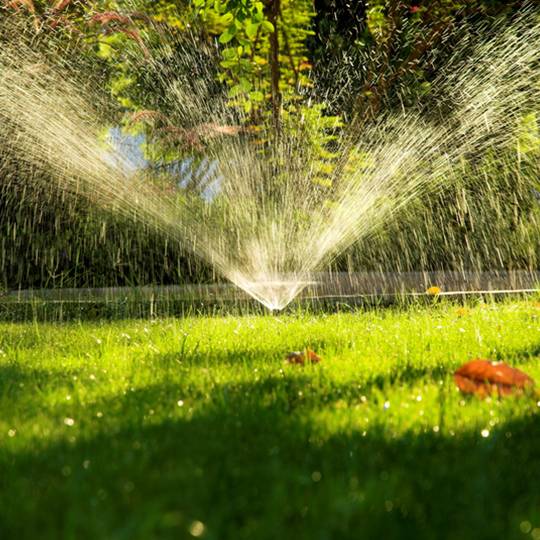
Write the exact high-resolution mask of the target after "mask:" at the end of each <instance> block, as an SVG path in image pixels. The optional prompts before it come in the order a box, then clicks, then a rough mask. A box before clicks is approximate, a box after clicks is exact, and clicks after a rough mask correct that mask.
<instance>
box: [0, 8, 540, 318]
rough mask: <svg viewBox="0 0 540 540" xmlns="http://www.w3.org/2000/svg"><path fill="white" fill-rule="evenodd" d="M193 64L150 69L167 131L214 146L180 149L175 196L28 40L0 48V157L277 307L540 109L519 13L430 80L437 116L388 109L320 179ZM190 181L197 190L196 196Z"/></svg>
mask: <svg viewBox="0 0 540 540" xmlns="http://www.w3.org/2000/svg"><path fill="white" fill-rule="evenodd" d="M164 39H165V38H164ZM465 49H467V51H468V53H467V56H466V57H465V58H464V52H463V51H464V50H465ZM190 55H193V53H190V51H189V47H186V48H185V50H184V51H183V52H182V53H181V54H179V53H178V50H177V49H175V50H173V48H171V47H168V46H167V42H166V41H164V43H162V44H161V45H160V46H159V48H158V49H157V53H156V54H155V55H153V56H151V57H150V58H149V59H148V60H147V64H146V67H143V69H148V70H151V72H152V73H154V74H156V76H157V77H160V80H159V84H160V85H161V87H162V88H164V89H165V93H166V99H167V102H168V103H169V104H170V106H171V111H170V115H169V116H170V118H172V119H174V129H173V122H172V121H170V120H169V124H170V125H169V126H168V127H169V128H170V131H171V134H172V135H176V136H183V137H184V139H185V138H186V137H188V136H189V137H191V138H192V139H193V138H195V139H196V140H195V144H198V143H199V140H203V141H204V140H206V139H212V138H214V137H216V138H217V139H219V141H218V143H216V144H209V145H207V146H205V148H204V160H203V161H202V162H201V160H200V159H199V160H198V161H196V160H191V161H189V160H186V158H185V156H184V158H183V161H180V162H179V164H177V166H176V169H174V175H176V176H175V178H176V180H175V183H176V187H175V189H167V188H166V187H164V185H163V184H162V183H160V182H159V181H156V178H155V174H154V172H153V171H152V170H149V169H148V168H147V167H146V165H145V163H144V160H141V159H140V156H139V155H136V154H134V153H133V152H131V153H130V152H122V151H120V150H119V148H118V145H116V146H115V145H114V144H111V141H110V140H109V141H108V140H107V136H105V135H104V125H105V124H104V121H103V118H102V115H101V114H100V111H99V110H98V108H97V107H96V105H95V102H96V99H95V98H94V95H93V92H94V90H93V89H92V88H84V87H82V86H81V84H80V81H79V80H77V77H76V75H74V74H73V71H72V70H71V71H69V75H68V70H67V69H66V67H65V66H64V65H63V64H62V62H60V61H58V62H55V61H54V59H51V56H50V55H49V56H44V55H43V54H41V53H38V52H36V51H35V50H33V49H32V47H31V46H30V45H29V44H28V43H26V42H25V41H24V40H20V41H17V42H16V43H13V44H12V46H8V47H5V48H3V49H2V51H0V73H1V78H0V119H2V120H3V122H2V124H1V127H0V153H2V154H6V155H7V154H10V155H16V156H17V158H18V159H19V160H22V161H26V162H28V163H30V164H33V165H35V166H36V167H38V168H46V169H47V170H48V171H51V172H52V174H51V176H52V177H53V178H54V180H55V182H56V187H58V186H59V187H60V188H61V189H62V190H65V191H66V192H69V193H71V194H76V195H77V196H81V197H85V198H86V199H87V200H88V201H89V202H90V203H91V204H95V205H99V206H100V207H103V208H105V209H107V210H110V211H111V212H114V213H118V214H122V215H125V216H131V217H134V218H135V219H137V220H140V221H141V222H144V223H146V224H151V225H152V226H154V227H155V228H156V229H157V230H159V231H160V232H161V233H162V234H164V235H167V236H168V237H169V238H171V239H172V240H174V241H177V242H179V243H181V244H182V245H183V246H184V247H185V248H188V249H190V250H191V251H193V252H194V253H195V254H196V255H197V256H199V257H201V258H203V259H204V260H206V261H207V262H208V263H210V264H211V265H213V266H214V267H215V268H216V269H217V270H218V271H219V272H220V273H221V274H222V275H223V276H225V277H226V278H228V279H229V280H230V281H232V282H233V283H235V284H236V285H237V286H239V287H241V288H242V289H244V290H245V291H247V292H248V293H249V294H250V295H251V296H253V297H254V298H255V299H257V300H258V301H259V302H261V303H262V304H264V305H265V306H267V307H268V308H269V309H271V310H274V309H282V308H283V307H285V306H286V305H287V304H288V303H289V302H291V301H292V300H293V299H294V298H295V297H296V296H297V295H298V294H299V293H300V292H301V291H302V290H303V289H304V288H305V287H306V286H307V285H309V284H310V283H311V282H312V280H313V277H312V276H313V274H314V273H315V272H317V271H318V270H319V269H321V268H323V267H324V266H325V265H327V264H328V263H329V261H331V260H332V259H333V258H334V257H336V256H337V255H338V254H339V253H341V252H343V250H345V249H346V248H347V247H348V246H350V245H351V244H352V243H354V242H355V241H358V240H359V239H366V238H369V236H370V235H371V234H373V233H374V231H377V230H379V229H380V228H381V227H383V226H384V224H385V223H386V222H387V221H389V220H390V219H391V218H392V216H393V215H394V214H396V213H397V212H398V211H400V210H401V209H402V208H404V207H405V206H406V205H407V204H409V203H410V202H411V201H414V200H416V199H417V198H418V197H426V196H430V195H431V194H433V193H434V192H436V191H437V190H438V189H440V188H441V187H443V186H445V185H447V184H449V183H451V182H453V179H454V178H455V176H456V174H457V172H458V171H459V170H460V168H461V166H462V162H463V160H465V159H467V160H473V161H474V160H475V159H480V158H481V157H482V156H485V155H486V154H488V153H489V152H498V151H499V149H501V148H507V147H509V146H511V145H513V144H515V140H516V129H517V125H518V123H519V120H520V118H521V117H522V116H523V115H524V114H526V113H527V112H529V111H531V110H535V109H534V108H535V107H537V106H538V104H539V103H540V84H539V80H540V23H539V22H538V20H537V19H535V18H534V16H533V15H531V14H524V15H523V16H522V17H520V18H518V20H516V21H515V22H514V23H512V24H511V25H509V26H508V27H506V28H501V31H500V32H498V33H497V35H496V37H493V38H491V39H489V40H487V41H478V42H477V43H476V44H474V45H471V43H470V41H469V40H467V39H464V42H463V43H462V45H458V46H457V47H456V49H455V53H454V55H453V57H451V58H450V59H449V63H448V68H447V69H444V70H442V72H441V74H440V75H439V76H438V77H437V79H436V80H435V81H433V83H432V87H433V88H434V89H435V90H436V93H437V94H438V95H439V96H440V102H439V103H438V104H437V103H436V104H435V105H434V106H433V110H432V111H431V112H430V114H425V112H419V111H404V112H402V113H400V114H395V113H393V114H390V113H388V114H382V115H381V116H380V118H379V119H378V120H377V121H376V122H375V123H373V124H371V125H368V124H366V125H363V127H362V129H361V130H360V131H359V132H357V133H354V134H352V136H351V134H350V133H348V134H346V135H342V136H341V138H340V139H338V140H337V141H336V142H335V144H334V154H335V155H336V157H334V158H332V168H333V170H334V171H339V174H337V173H336V174H334V175H333V176H332V173H330V175H329V179H327V180H328V181H326V182H323V183H321V181H320V170H319V163H318V161H317V159H315V158H314V156H313V154H312V152H311V149H310V148H309V147H307V145H305V144H304V143H303V140H302V137H301V129H299V130H298V131H296V134H295V135H282V136H280V137H279V138H277V139H272V136H271V134H270V133H268V134H257V136H253V135H252V134H249V133H244V132H243V131H242V130H240V129H235V128H234V126H238V125H240V124H241V122H239V120H243V119H242V118H240V119H239V118H238V111H233V110H232V109H231V107H230V106H229V105H228V103H227V99H226V96H225V94H223V93H219V92H218V93H215V92H214V86H215V78H214V76H213V74H212V73H211V70H210V69H208V70H206V69H201V70H200V72H199V73H198V74H197V76H196V77H192V78H191V79H190V80H187V79H186V77H181V76H175V75H174V71H175V70H174V69H173V70H171V69H170V65H171V63H173V65H174V62H178V64H179V65H178V72H185V71H186V70H185V69H180V68H185V66H186V65H188V64H189V63H190V62H193V58H192V57H191V56H190ZM182 63H184V64H185V65H183V66H182V65H180V64H182ZM165 66H168V68H167V69H165ZM96 92H97V91H96ZM100 99H102V98H100ZM152 114H154V113H147V114H146V117H145V114H144V113H141V114H139V116H138V117H137V118H134V119H133V121H134V122H136V121H139V122H141V121H142V122H145V121H149V120H151V118H150V117H151V116H152ZM300 122H301V121H300ZM194 126H195V128H194ZM231 126H232V127H231ZM336 127H337V126H336ZM232 131H234V133H230V132H232ZM260 140H265V151H264V152H263V151H261V148H260V144H257V141H259V143H260ZM268 141H270V142H268ZM171 171H172V170H171V168H170V167H169V169H168V170H167V174H168V175H169V176H171V174H172V172H171ZM195 176H198V182H197V184H198V187H197V189H196V190H189V189H186V186H187V184H188V180H190V179H193V178H194V177H195ZM188 177H189V178H188ZM25 181H28V182H33V181H39V180H38V178H26V179H25Z"/></svg>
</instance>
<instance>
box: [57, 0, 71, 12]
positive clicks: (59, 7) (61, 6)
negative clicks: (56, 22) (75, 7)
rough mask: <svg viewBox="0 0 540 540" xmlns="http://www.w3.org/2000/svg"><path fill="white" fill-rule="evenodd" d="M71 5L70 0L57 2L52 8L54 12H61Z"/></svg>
mask: <svg viewBox="0 0 540 540" xmlns="http://www.w3.org/2000/svg"><path fill="white" fill-rule="evenodd" d="M69 4H71V0H58V2H56V4H54V6H53V10H54V11H62V10H64V9H66V8H67V7H68V5H69Z"/></svg>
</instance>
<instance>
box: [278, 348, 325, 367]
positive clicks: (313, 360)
mask: <svg viewBox="0 0 540 540" xmlns="http://www.w3.org/2000/svg"><path fill="white" fill-rule="evenodd" d="M321 360H322V358H321V357H320V356H319V355H318V354H316V353H314V352H313V351H312V350H311V349H306V350H305V351H294V352H291V353H289V354H288V355H287V362H289V364H299V365H301V366H303V365H304V364H305V363H306V362H308V363H310V364H318V363H319V362H320V361H321Z"/></svg>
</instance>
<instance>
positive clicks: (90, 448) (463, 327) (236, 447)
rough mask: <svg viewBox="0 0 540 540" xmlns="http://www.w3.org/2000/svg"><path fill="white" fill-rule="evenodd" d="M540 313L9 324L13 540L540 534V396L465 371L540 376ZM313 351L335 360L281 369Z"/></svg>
mask: <svg viewBox="0 0 540 540" xmlns="http://www.w3.org/2000/svg"><path fill="white" fill-rule="evenodd" d="M539 321H540V309H539V308H538V305H537V304H536V303H535V301H534V300H530V301H520V302H510V303H503V304H479V305H474V306H468V307H463V306H456V305H453V304H448V303H444V302H436V303H434V305H433V306H431V307H424V308H411V309H407V310H390V309H389V310H374V311H366V312H361V311H359V312H356V313H341V314H339V313H338V314H331V315H320V314H318V315H312V314H309V313H303V314H302V313H297V314H295V315H287V316H272V317H271V316H268V317H255V316H253V317H249V316H246V317H232V316H231V317H224V318H217V317H216V318H187V319H166V320H158V321H150V320H143V321H141V320H139V321H135V320H129V321H121V322H102V323H71V324H63V325H46V324H39V323H27V324H1V325H0V473H1V474H0V536H1V537H2V538H3V537H6V538H12V537H17V538H38V537H39V538H182V537H193V536H202V537H205V538H216V539H217V538H219V539H222V538H246V539H247V538H249V539H252V538H276V537H282V538H337V537H351V538H359V537H366V538H367V537H370V538H371V537H380V538H435V537H436V538H471V539H472V538H475V539H476V538H524V537H525V536H524V532H523V530H524V529H527V532H526V534H529V533H534V534H536V533H538V534H539V535H540V488H539V487H538V481H537V479H538V478H539V477H540V476H539V475H540V458H539V457H538V452H537V448H538V443H539V442H540V433H539V427H540V423H539V421H538V418H539V416H538V413H539V412H540V402H538V403H537V400H538V398H534V399H533V398H531V397H530V396H528V397H522V398H509V399H505V400H499V399H487V400H484V401H482V400H479V399H477V398H468V397H464V396H462V395H461V394H460V393H459V392H458V391H457V389H456V388H455V386H454V384H453V380H452V373H453V371H454V369H455V368H457V367H458V366H459V365H460V364H462V363H464V362H465V361H467V360H469V359H471V358H474V357H485V358H491V359H499V360H504V361H506V362H508V363H510V364H512V365H515V366H519V368H520V369H522V370H523V371H525V372H527V373H528V374H530V375H531V376H532V377H533V378H535V379H536V380H538V381H540V365H539V363H538V360H539V358H540V324H539ZM306 347H310V348H312V349H313V350H314V351H316V352H317V353H318V354H320V355H321V356H322V357H323V361H322V363H321V364H319V365H316V366H306V367H299V366H293V365H288V364H286V363H285V362H284V358H285V356H286V354H287V353H288V352H290V351H292V350H303V349H305V348H306ZM535 531H536V532H535ZM534 534H533V538H534Z"/></svg>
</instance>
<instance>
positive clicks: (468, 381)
mask: <svg viewBox="0 0 540 540" xmlns="http://www.w3.org/2000/svg"><path fill="white" fill-rule="evenodd" d="M454 380H455V381H456V384H457V386H458V388H459V389H460V390H461V391H462V392H464V393H466V394H476V395H478V396H481V397H487V396H491V395H493V394H498V395H499V396H508V395H510V394H522V393H523V391H524V390H525V389H526V388H532V387H533V386H534V380H533V379H532V378H531V377H529V376H528V375H527V374H526V373H523V371H520V370H519V369H516V368H513V367H510V366H509V365H508V364H505V363H503V362H492V361H490V360H483V359H480V358H477V359H475V360H471V361H470V362H467V363H466V364H464V365H462V366H461V367H460V368H459V369H457V370H456V371H455V373H454Z"/></svg>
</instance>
